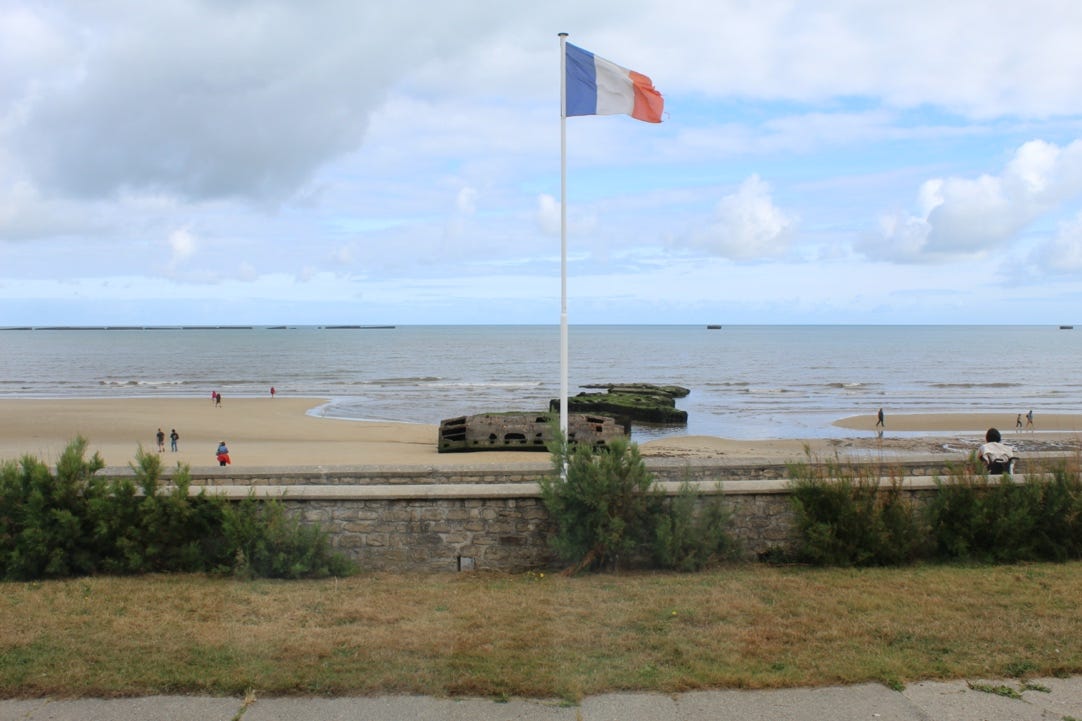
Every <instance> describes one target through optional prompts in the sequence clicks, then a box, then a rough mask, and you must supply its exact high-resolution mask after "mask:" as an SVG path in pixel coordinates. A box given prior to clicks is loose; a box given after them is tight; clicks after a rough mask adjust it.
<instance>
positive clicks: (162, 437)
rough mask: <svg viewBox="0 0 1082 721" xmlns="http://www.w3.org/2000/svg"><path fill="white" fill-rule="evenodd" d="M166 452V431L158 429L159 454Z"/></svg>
mask: <svg viewBox="0 0 1082 721" xmlns="http://www.w3.org/2000/svg"><path fill="white" fill-rule="evenodd" d="M164 452H165V431H163V430H162V429H161V428H159V429H158V453H164Z"/></svg>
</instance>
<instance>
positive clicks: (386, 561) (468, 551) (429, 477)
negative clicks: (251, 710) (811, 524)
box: [192, 461, 942, 572]
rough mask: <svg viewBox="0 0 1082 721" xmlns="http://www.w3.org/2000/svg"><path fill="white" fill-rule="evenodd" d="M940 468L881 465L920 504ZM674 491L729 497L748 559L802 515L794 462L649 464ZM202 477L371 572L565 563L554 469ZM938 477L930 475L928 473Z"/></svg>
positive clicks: (779, 540) (782, 537)
mask: <svg viewBox="0 0 1082 721" xmlns="http://www.w3.org/2000/svg"><path fill="white" fill-rule="evenodd" d="M941 467H942V461H939V462H938V463H936V462H927V461H919V462H912V461H911V462H909V463H907V464H906V465H905V467H903V468H891V469H883V468H877V472H880V473H881V475H880V476H879V477H881V478H889V479H894V480H896V481H897V480H901V481H902V482H904V483H905V485H906V487H907V489H908V491H909V492H910V493H912V494H913V495H914V497H915V498H917V499H921V500H924V499H926V498H927V497H928V496H929V494H930V493H931V492H933V491H934V490H935V488H936V486H935V480H934V479H935V477H936V476H938V475H940V473H939V470H940V468H941ZM648 468H649V470H650V471H651V472H652V473H653V474H654V477H655V479H656V480H657V481H658V483H659V484H660V485H661V486H662V487H663V488H664V489H665V490H666V491H667V492H669V493H676V492H677V491H678V490H679V488H680V485H681V483H683V482H685V481H687V482H690V483H692V484H693V485H694V486H696V487H697V488H698V490H699V491H700V492H701V493H703V494H718V493H720V494H722V495H723V496H724V497H725V499H726V503H727V504H728V506H729V509H730V511H731V518H732V531H733V534H734V536H735V537H736V538H737V539H738V540H739V542H740V544H741V547H742V550H743V552H744V555H745V556H746V557H748V558H752V559H753V558H756V557H757V556H759V555H760V554H763V553H765V552H768V551H770V550H771V549H776V548H779V547H786V546H788V545H789V544H790V543H791V542H792V538H793V536H792V534H793V521H794V516H793V512H792V508H791V505H790V500H789V494H788V484H789V481H788V480H787V478H786V475H787V468H786V466H784V465H780V464H779V465H769V464H766V465H746V466H722V465H707V464H704V465H696V466H689V465H688V464H686V463H680V464H676V463H669V464H666V463H664V462H662V463H650V464H648ZM216 471H217V469H213V470H211V471H208V472H203V473H200V474H196V473H193V478H192V492H193V493H196V492H199V490H200V489H201V488H205V489H206V490H207V492H209V493H216V494H220V495H224V496H226V497H228V498H236V499H240V498H244V497H246V496H248V495H250V494H251V495H255V496H257V497H268V498H279V499H282V501H283V502H284V503H285V506H286V508H287V509H288V511H289V512H290V513H291V514H295V515H296V516H298V517H299V518H301V519H302V520H303V521H304V522H306V523H318V524H319V525H320V526H321V527H322V528H323V529H324V530H325V531H327V533H328V534H329V536H330V539H331V543H332V545H333V546H334V547H335V548H336V549H338V550H340V551H342V552H344V553H346V554H347V555H349V556H350V557H351V558H353V559H354V560H355V561H357V563H358V564H359V566H360V567H361V568H362V569H365V570H386V571H408V572H418V571H420V572H442V571H457V570H472V569H477V570H496V571H508V572H517V571H523V570H527V569H537V568H550V567H553V566H554V565H557V564H558V560H557V559H556V558H555V556H554V555H553V553H552V551H551V549H550V548H549V545H548V539H549V536H550V533H551V531H552V526H551V521H550V519H549V517H548V514H547V512H546V510H545V508H544V505H543V503H542V501H541V497H540V491H539V488H538V485H537V481H538V480H539V479H540V478H541V477H542V476H544V475H545V474H547V473H551V467H550V466H549V465H548V464H546V463H538V464H518V465H509V466H508V467H507V468H495V467H490V466H486V467H484V468H441V469H435V468H420V467H418V468H395V469H388V468H362V467H358V468H354V469H335V470H334V471H333V473H324V472H312V471H310V470H304V469H301V470H297V471H290V470H288V469H277V470H274V471H273V472H266V471H260V470H258V469H256V470H253V471H251V472H249V473H241V472H238V471H236V470H233V469H230V470H229V471H228V472H216ZM929 471H931V472H930V473H929Z"/></svg>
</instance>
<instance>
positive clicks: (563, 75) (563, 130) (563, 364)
mask: <svg viewBox="0 0 1082 721" xmlns="http://www.w3.org/2000/svg"><path fill="white" fill-rule="evenodd" d="M567 392H568V391H567V33H560V432H561V433H562V434H563V436H564V441H567V440H568V437H567Z"/></svg>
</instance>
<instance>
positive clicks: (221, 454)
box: [216, 441, 232, 466]
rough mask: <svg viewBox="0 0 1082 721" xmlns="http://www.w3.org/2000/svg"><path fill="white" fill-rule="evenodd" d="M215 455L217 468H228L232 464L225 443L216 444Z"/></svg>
mask: <svg viewBox="0 0 1082 721" xmlns="http://www.w3.org/2000/svg"><path fill="white" fill-rule="evenodd" d="M216 454H217V458H218V465H219V466H228V465H229V464H230V463H231V462H232V461H231V460H230V458H229V448H227V447H226V445H225V441H222V442H221V443H219V444H218V450H217V451H216Z"/></svg>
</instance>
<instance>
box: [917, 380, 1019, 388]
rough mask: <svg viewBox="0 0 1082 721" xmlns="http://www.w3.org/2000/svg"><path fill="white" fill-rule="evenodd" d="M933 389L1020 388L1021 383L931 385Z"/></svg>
mask: <svg viewBox="0 0 1082 721" xmlns="http://www.w3.org/2000/svg"><path fill="white" fill-rule="evenodd" d="M929 385H930V386H931V387H932V388H1020V387H1022V384H1021V383H1011V382H1009V381H994V382H991V383H931V384H929Z"/></svg>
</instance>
